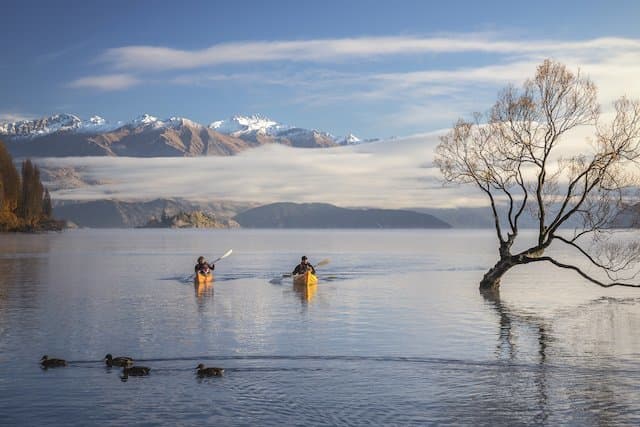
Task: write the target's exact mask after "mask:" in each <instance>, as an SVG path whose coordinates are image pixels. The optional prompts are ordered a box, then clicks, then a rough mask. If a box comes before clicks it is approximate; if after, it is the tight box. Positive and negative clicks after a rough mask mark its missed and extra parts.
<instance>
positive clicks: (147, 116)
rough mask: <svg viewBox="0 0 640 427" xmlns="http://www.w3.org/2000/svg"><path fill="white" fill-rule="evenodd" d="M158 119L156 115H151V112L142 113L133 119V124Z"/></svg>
mask: <svg viewBox="0 0 640 427" xmlns="http://www.w3.org/2000/svg"><path fill="white" fill-rule="evenodd" d="M157 121H158V118H157V117H154V116H152V115H151V114H147V113H144V114H142V115H140V116H138V117H136V118H135V119H133V122H132V123H133V124H142V125H149V124H152V123H155V122H157Z"/></svg>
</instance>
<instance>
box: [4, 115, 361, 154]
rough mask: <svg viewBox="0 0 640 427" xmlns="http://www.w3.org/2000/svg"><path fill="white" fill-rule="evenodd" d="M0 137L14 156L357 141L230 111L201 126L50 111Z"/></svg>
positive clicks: (8, 126) (226, 150)
mask: <svg viewBox="0 0 640 427" xmlns="http://www.w3.org/2000/svg"><path fill="white" fill-rule="evenodd" d="M0 139H2V140H3V141H4V142H5V144H6V145H7V148H8V150H9V152H10V153H11V154H12V155H13V156H14V157H67V156H128V157H192V156H228V155H234V154H236V153H239V152H241V151H244V150H246V149H249V148H252V147H257V146H260V145H264V144H272V143H276V144H284V145H288V146H293V147H304V148H321V147H334V146H339V145H351V144H358V143H361V142H363V141H361V140H360V139H359V138H358V137H356V136H355V135H352V134H349V135H347V136H345V137H335V136H333V135H331V134H329V133H327V132H323V131H319V130H316V129H305V128H299V127H295V126H289V125H284V124H282V123H279V122H276V121H274V120H271V119H269V118H266V117H263V116H259V115H254V116H234V117H232V118H230V119H228V120H218V121H213V122H212V123H210V124H209V125H208V126H205V125H202V124H199V123H196V122H194V121H192V120H189V119H187V118H183V117H171V118H169V119H165V120H160V119H158V118H157V117H154V116H151V115H149V114H143V115H141V116H139V117H137V118H135V119H134V120H131V121H128V122H113V123H112V122H108V121H106V120H105V119H103V118H102V117H99V116H93V117H91V118H89V119H87V120H83V119H81V118H80V117H78V116H75V115H73V114H56V115H53V116H50V117H44V118H40V119H35V120H22V121H18V122H12V123H4V124H0Z"/></svg>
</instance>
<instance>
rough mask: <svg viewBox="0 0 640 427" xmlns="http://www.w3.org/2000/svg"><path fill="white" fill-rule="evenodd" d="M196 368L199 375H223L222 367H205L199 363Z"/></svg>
mask: <svg viewBox="0 0 640 427" xmlns="http://www.w3.org/2000/svg"><path fill="white" fill-rule="evenodd" d="M196 369H197V370H198V376H199V377H221V376H222V375H224V369H222V368H214V367H211V368H205V367H204V365H203V364H202V363H201V364H199V365H198V366H197V367H196Z"/></svg>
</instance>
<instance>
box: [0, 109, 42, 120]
mask: <svg viewBox="0 0 640 427" xmlns="http://www.w3.org/2000/svg"><path fill="white" fill-rule="evenodd" d="M34 117H35V115H33V114H24V113H19V112H12V111H0V123H12V122H19V121H21V120H29V119H33V118H34Z"/></svg>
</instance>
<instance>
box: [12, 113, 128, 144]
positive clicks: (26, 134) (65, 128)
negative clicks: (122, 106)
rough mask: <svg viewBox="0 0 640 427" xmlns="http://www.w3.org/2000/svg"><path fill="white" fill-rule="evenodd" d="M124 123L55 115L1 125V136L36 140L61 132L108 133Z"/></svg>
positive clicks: (71, 115)
mask: <svg viewBox="0 0 640 427" xmlns="http://www.w3.org/2000/svg"><path fill="white" fill-rule="evenodd" d="M120 126H122V123H120V122H117V123H109V122H107V121H106V120H105V119H103V118H102V117H100V116H93V117H90V118H89V119H88V120H82V119H80V118H79V117H78V116H75V115H73V114H55V115H53V116H50V117H43V118H40V119H34V120H21V121H18V122H13V123H4V124H0V135H6V136H8V137H15V138H35V137H39V136H45V135H50V134H52V133H60V132H85V133H86V132H89V133H92V132H107V131H110V130H113V129H117V128H118V127H120Z"/></svg>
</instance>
